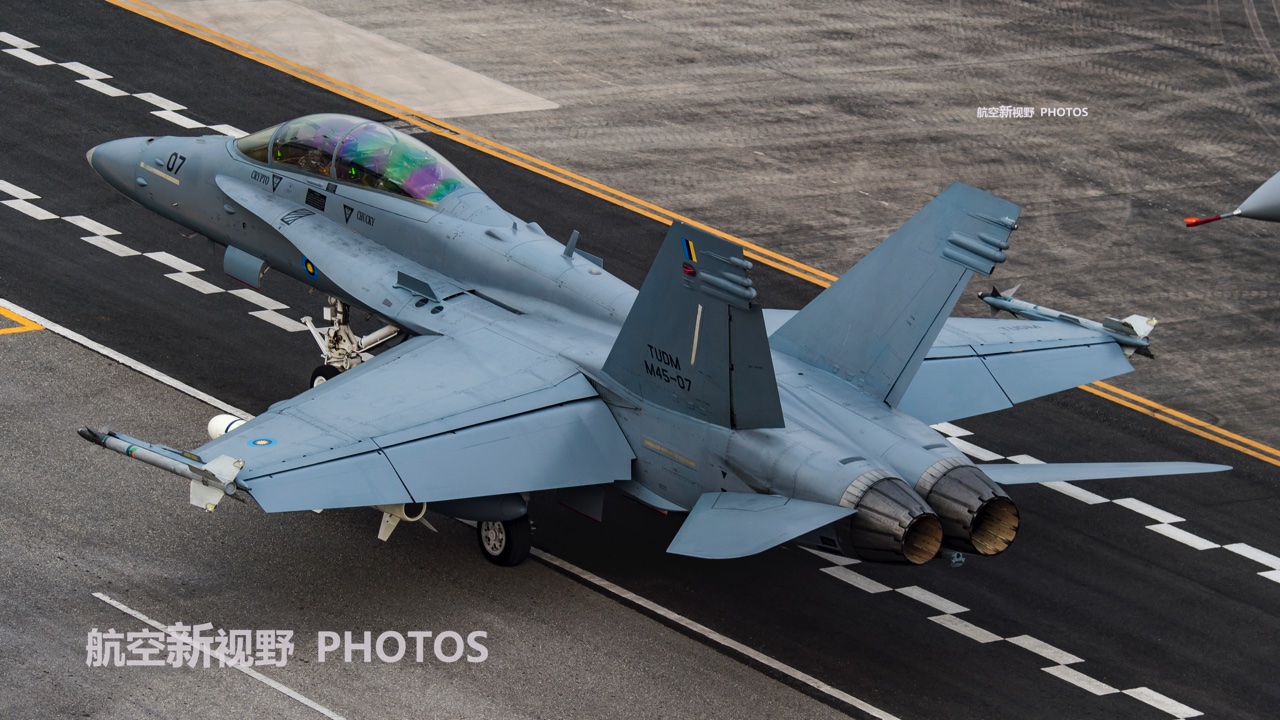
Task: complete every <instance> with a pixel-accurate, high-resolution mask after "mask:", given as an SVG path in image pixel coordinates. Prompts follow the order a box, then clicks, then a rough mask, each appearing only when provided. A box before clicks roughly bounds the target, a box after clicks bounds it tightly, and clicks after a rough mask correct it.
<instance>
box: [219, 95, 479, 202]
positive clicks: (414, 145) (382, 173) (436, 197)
mask: <svg viewBox="0 0 1280 720" xmlns="http://www.w3.org/2000/svg"><path fill="white" fill-rule="evenodd" d="M236 147H238V148H239V149H240V152H242V153H244V154H245V155H247V156H249V157H250V158H253V159H254V160H258V161H260V162H268V161H269V162H270V163H272V164H279V165H292V166H295V167H297V168H299V169H301V170H303V171H305V172H309V173H314V174H316V175H324V176H326V177H330V178H333V179H335V180H340V181H342V182H347V183H351V184H353V185H360V186H363V187H367V188H373V189H374V190H382V191H385V192H389V193H393V194H396V195H401V196H404V197H408V198H412V199H414V200H417V201H419V202H422V203H425V204H427V205H435V204H436V203H438V202H440V201H441V200H443V199H444V198H445V197H446V196H448V195H449V194H450V193H452V192H454V191H455V190H458V189H460V188H475V187H476V185H475V183H473V182H471V181H470V180H468V179H467V177H466V176H465V175H463V174H462V172H461V171H460V170H458V169H457V168H456V167H454V166H453V164H452V163H450V162H449V161H448V160H445V159H444V158H443V157H441V156H440V155H438V154H437V153H436V152H435V151H434V150H432V149H431V148H430V147H428V146H427V145H426V144H425V143H423V142H422V141H421V140H418V139H417V138H415V137H413V136H411V135H408V134H406V133H403V132H400V131H399V130H394V129H392V128H389V127H387V126H386V125H383V124H381V123H376V122H373V121H371V120H365V119H363V118H358V117H353V116H351V115H338V114H332V113H327V114H321V115H307V116H305V117H301V118H298V119H297V120H293V121H290V122H287V123H283V124H281V125H277V126H276V127H274V128H268V129H266V130H262V131H260V132H256V133H254V134H252V135H247V136H245V137H243V138H240V139H239V140H237V141H236Z"/></svg>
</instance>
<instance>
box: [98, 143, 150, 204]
mask: <svg viewBox="0 0 1280 720" xmlns="http://www.w3.org/2000/svg"><path fill="white" fill-rule="evenodd" d="M146 141H147V139H146V138H125V139H123V140H111V141H109V142H104V143H102V144H101V145H97V146H95V147H92V148H90V149H89V152H87V153H85V159H86V160H88V161H89V166H90V167H92V168H93V170H94V172H96V173H98V174H99V175H101V176H102V179H103V180H106V181H107V182H109V183H111V185H112V186H113V187H115V188H116V189H117V190H119V191H120V192H122V193H125V194H126V195H127V194H129V193H130V192H133V191H134V190H136V187H135V185H136V178H137V177H138V174H137V170H138V162H139V158H140V157H141V156H142V147H143V146H144V145H145V144H146Z"/></svg>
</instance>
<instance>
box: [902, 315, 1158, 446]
mask: <svg viewBox="0 0 1280 720" xmlns="http://www.w3.org/2000/svg"><path fill="white" fill-rule="evenodd" d="M1132 370H1133V366H1132V365H1130V364H1129V361H1128V359H1127V358H1126V357H1125V354H1124V350H1123V348H1121V347H1120V346H1119V345H1118V344H1116V342H1115V341H1114V340H1113V339H1111V338H1110V337H1108V336H1107V335H1106V334H1104V333H1100V332H1096V331H1094V330H1090V329H1088V328H1083V327H1080V326H1077V325H1072V324H1070V323H1063V322H1041V321H1029V320H1016V319H1009V320H1005V319H986V318H949V319H948V320H947V323H946V325H945V327H944V328H943V330H942V332H941V333H940V334H939V335H938V339H937V341H935V342H934V344H933V347H932V348H930V350H929V354H928V355H927V356H926V357H925V360H924V362H923V363H921V364H920V370H919V372H917V373H916V376H915V377H914V378H913V379H912V381H911V385H910V386H909V387H908V388H907V392H906V393H905V394H904V395H903V398H902V402H901V403H900V404H899V405H898V409H899V410H902V411H903V412H906V413H909V414H911V415H913V416H914V417H916V418H919V419H920V420H922V421H924V422H926V423H930V424H932V423H939V422H944V421H948V420H956V419H959V418H965V417H971V416H973V415H981V414H983V413H988V412H994V411H996V410H1003V409H1005V408H1008V407H1012V406H1013V405H1014V404H1016V403H1020V402H1024V401H1026V400H1030V399H1032V398H1037V397H1041V396H1043V395H1049V394H1051V393H1055V392H1060V391H1062V390H1067V389H1070V388H1073V387H1076V386H1078V385H1084V384H1086V383H1091V382H1093V381H1095V380H1102V379H1105V378H1109V377H1113V376H1115V375H1121V374H1123V373H1127V372H1130V371H1132Z"/></svg>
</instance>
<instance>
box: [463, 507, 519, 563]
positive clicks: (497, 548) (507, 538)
mask: <svg viewBox="0 0 1280 720" xmlns="http://www.w3.org/2000/svg"><path fill="white" fill-rule="evenodd" d="M476 535H477V537H479V538H480V553H481V554H483V555H484V556H485V559H487V560H488V561H489V562H491V563H493V564H495V565H505V566H508V567H509V566H512V565H519V564H520V563H522V562H524V559H525V558H527V557H529V548H530V547H532V546H533V529H532V528H531V527H530V525H529V516H528V515H521V516H520V517H518V518H516V519H515V520H503V521H491V522H480V523H476Z"/></svg>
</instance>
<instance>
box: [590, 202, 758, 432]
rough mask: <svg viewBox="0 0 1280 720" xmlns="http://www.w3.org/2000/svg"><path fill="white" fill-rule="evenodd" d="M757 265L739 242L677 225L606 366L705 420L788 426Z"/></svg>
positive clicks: (647, 394) (654, 397)
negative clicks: (756, 283)
mask: <svg viewBox="0 0 1280 720" xmlns="http://www.w3.org/2000/svg"><path fill="white" fill-rule="evenodd" d="M750 269H751V263H750V262H748V261H747V260H745V259H744V258H743V257H742V248H741V247H739V246H738V245H735V244H733V243H731V242H729V241H727V240H724V239H723V238H720V237H717V236H715V235H712V234H710V233H707V232H704V231H702V230H699V229H698V228H695V227H692V226H690V225H685V224H684V223H681V222H676V223H674V224H673V225H672V226H671V231H670V232H668V233H667V238H666V240H664V241H663V243H662V249H661V250H659V251H658V258H657V259H656V260H655V261H654V263H653V267H652V268H650V270H649V275H648V276H647V277H646V278H645V280H644V285H643V286H642V287H641V288H640V295H639V296H638V297H637V298H636V302H635V304H634V305H632V307H631V313H630V314H629V315H628V316H627V321H626V323H624V324H623V326H622V331H621V332H620V333H619V334H618V339H617V341H616V342H615V343H614V345H613V349H612V350H611V351H610V352H609V358H608V360H606V361H605V364H604V373H605V374H606V375H608V376H609V377H611V378H613V379H614V380H616V381H617V382H619V383H621V384H622V385H623V386H624V387H626V388H627V389H628V390H630V391H632V392H634V393H635V394H637V395H639V396H640V397H642V398H644V399H645V400H648V401H650V402H652V403H654V404H656V405H661V406H662V407H665V408H669V409H671V410H675V411H676V412H679V413H683V414H685V415H688V416H690V417H694V418H697V419H699V420H704V421H706V422H710V423H714V424H716V425H721V426H724V427H729V428H738V429H747V428H762V427H782V424H783V420H782V405H781V403H780V402H779V400H778V384H777V380H776V379H775V378H774V375H773V359H772V357H771V356H770V354H769V338H768V334H767V333H766V332H765V329H764V316H763V315H762V314H761V310H760V306H759V305H756V304H755V303H754V302H752V301H753V300H754V299H755V297H756V291H755V289H754V288H752V287H751V280H750V278H748V277H747V274H746V271H747V270H750Z"/></svg>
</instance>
